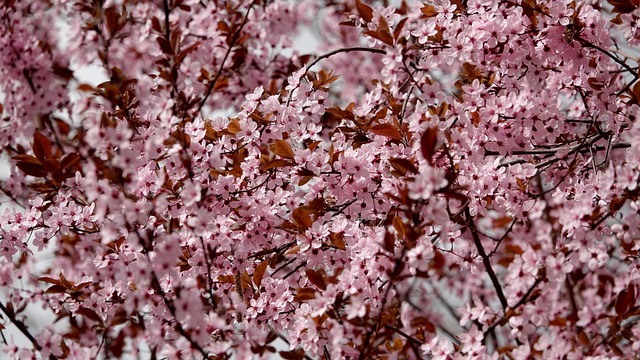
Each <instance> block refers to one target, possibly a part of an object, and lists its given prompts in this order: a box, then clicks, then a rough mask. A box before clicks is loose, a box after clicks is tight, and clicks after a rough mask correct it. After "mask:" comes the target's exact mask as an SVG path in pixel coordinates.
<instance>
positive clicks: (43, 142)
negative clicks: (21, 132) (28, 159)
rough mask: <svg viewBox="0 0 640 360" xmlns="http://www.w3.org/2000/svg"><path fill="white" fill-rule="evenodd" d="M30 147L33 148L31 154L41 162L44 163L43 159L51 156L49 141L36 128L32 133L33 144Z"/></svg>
mask: <svg viewBox="0 0 640 360" xmlns="http://www.w3.org/2000/svg"><path fill="white" fill-rule="evenodd" d="M31 148H32V149H33V154H34V155H35V156H36V158H37V159H38V160H40V162H41V163H44V160H45V159H48V158H50V157H51V142H49V139H47V137H46V136H44V135H42V134H41V133H40V132H39V131H37V130H36V132H35V134H33V145H32V146H31Z"/></svg>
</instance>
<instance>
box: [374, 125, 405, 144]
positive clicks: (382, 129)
mask: <svg viewBox="0 0 640 360" xmlns="http://www.w3.org/2000/svg"><path fill="white" fill-rule="evenodd" d="M369 130H371V132H372V133H374V134H376V135H382V136H386V137H388V138H391V139H393V140H398V141H400V140H402V135H401V134H400V131H398V129H397V128H396V127H395V126H393V125H391V124H380V125H376V126H374V127H372V128H371V129H369Z"/></svg>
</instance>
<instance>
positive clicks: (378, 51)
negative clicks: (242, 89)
mask: <svg viewBox="0 0 640 360" xmlns="http://www.w3.org/2000/svg"><path fill="white" fill-rule="evenodd" d="M352 51H365V52H371V53H376V54H383V55H386V54H387V52H386V51H384V50H381V49H374V48H368V47H364V46H354V47H346V48H341V49H336V50H333V51H329V52H328V53H324V54H322V55H319V56H318V57H317V58H315V59H314V60H313V61H312V62H311V63H309V65H307V66H306V67H305V71H304V72H305V74H306V73H307V71H309V70H310V69H311V68H312V67H313V66H314V65H315V64H317V63H319V62H320V61H322V60H324V59H327V58H330V57H332V56H333V55H336V54H340V53H348V52H352ZM292 96H293V90H291V92H290V93H289V97H288V98H287V105H289V103H290V102H291V97H292Z"/></svg>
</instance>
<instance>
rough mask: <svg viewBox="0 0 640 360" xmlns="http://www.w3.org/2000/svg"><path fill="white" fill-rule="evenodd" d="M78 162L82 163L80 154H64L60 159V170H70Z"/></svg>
mask: <svg viewBox="0 0 640 360" xmlns="http://www.w3.org/2000/svg"><path fill="white" fill-rule="evenodd" d="M78 162H80V154H78V153H69V154H64V155H63V156H62V157H61V158H60V168H61V169H62V170H66V169H67V168H70V167H72V166H74V165H76V164H77V163H78Z"/></svg>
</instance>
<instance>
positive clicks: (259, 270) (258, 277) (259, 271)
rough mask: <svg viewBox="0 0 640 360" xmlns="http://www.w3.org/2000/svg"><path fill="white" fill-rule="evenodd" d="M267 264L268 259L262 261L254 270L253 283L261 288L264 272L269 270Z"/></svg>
mask: <svg viewBox="0 0 640 360" xmlns="http://www.w3.org/2000/svg"><path fill="white" fill-rule="evenodd" d="M267 266H269V260H268V259H267V260H264V261H263V262H261V263H260V265H258V266H257V267H256V270H255V271H254V272H253V283H254V284H256V286H257V287H258V288H260V284H262V278H264V274H265V272H266V271H267Z"/></svg>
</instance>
